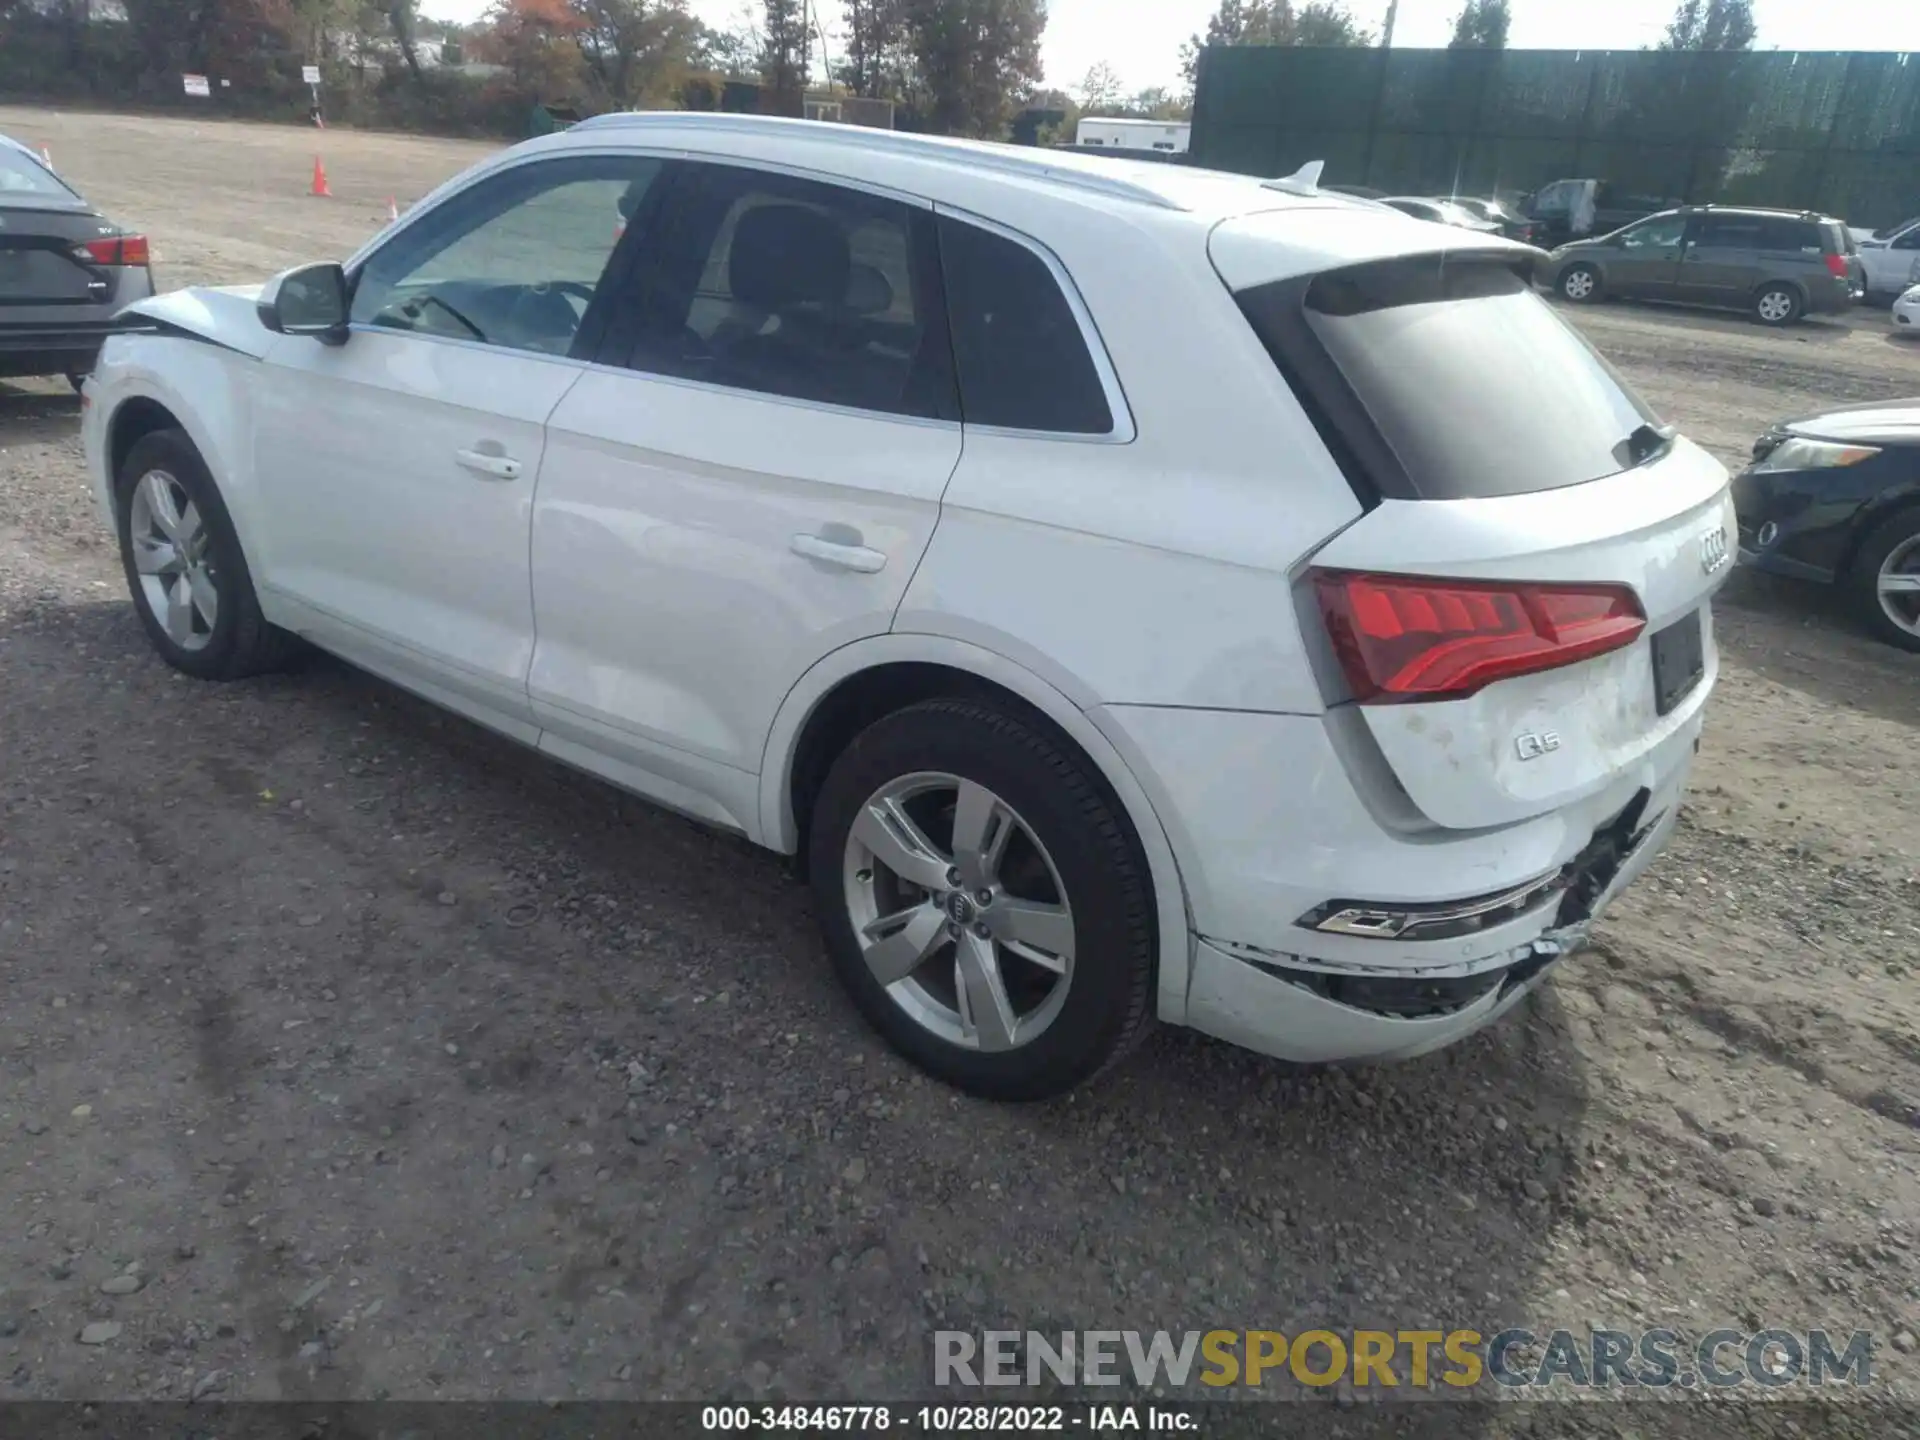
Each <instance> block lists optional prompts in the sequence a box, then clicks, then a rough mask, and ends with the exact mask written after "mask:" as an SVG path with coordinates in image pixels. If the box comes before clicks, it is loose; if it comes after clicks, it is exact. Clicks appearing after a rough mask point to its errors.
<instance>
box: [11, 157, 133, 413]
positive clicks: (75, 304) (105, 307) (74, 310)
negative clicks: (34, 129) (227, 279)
mask: <svg viewBox="0 0 1920 1440" xmlns="http://www.w3.org/2000/svg"><path fill="white" fill-rule="evenodd" d="M151 294H153V272H152V270H151V269H150V268H149V266H148V259H147V241H146V237H145V236H142V235H133V234H129V233H127V232H126V231H124V230H122V229H121V228H120V227H119V226H118V225H115V224H114V223H113V222H111V221H110V220H108V219H106V218H105V217H104V216H102V215H101V214H100V213H99V212H98V211H97V210H95V209H94V208H93V207H92V206H90V205H89V204H87V202H86V201H85V200H83V199H81V198H80V195H79V193H78V192H77V191H75V190H74V189H73V188H72V187H71V186H69V185H68V184H67V183H66V182H65V181H64V180H62V179H61V178H60V177H59V176H58V175H56V174H54V173H53V171H52V170H50V169H49V168H47V166H46V165H45V164H44V163H43V162H42V161H41V159H40V157H39V156H37V155H35V154H34V153H33V152H32V151H31V150H29V149H27V147H26V146H24V145H21V144H19V143H17V142H16V141H13V140H9V139H8V138H7V137H6V136H4V135H0V378H6V377H10V376H16V375H65V376H66V377H67V378H68V379H70V380H71V381H73V383H74V386H75V387H76V388H78V386H79V384H80V382H81V380H82V379H84V378H85V377H86V375H87V374H88V373H89V372H90V371H91V370H92V369H93V362H94V359H95V357H96V356H98V355H99V353H100V343H101V341H102V340H103V339H105V337H106V334H107V331H108V330H109V329H110V328H111V326H112V321H113V316H114V313H115V312H116V311H118V310H119V309H120V308H121V307H122V306H124V305H129V304H131V303H132V302H133V301H135V300H144V299H146V298H147V297H148V296H149V295H151Z"/></svg>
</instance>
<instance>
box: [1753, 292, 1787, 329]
mask: <svg viewBox="0 0 1920 1440" xmlns="http://www.w3.org/2000/svg"><path fill="white" fill-rule="evenodd" d="M1759 311H1760V318H1761V319H1762V320H1765V321H1766V322H1767V323H1768V324H1769V325H1778V324H1779V323H1780V322H1781V321H1782V320H1785V319H1786V318H1787V317H1788V316H1789V315H1791V314H1793V296H1791V295H1789V294H1788V293H1787V292H1786V291H1784V290H1769V291H1767V293H1766V294H1764V295H1762V296H1761V297H1760V303H1759Z"/></svg>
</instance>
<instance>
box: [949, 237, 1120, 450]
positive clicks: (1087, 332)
mask: <svg viewBox="0 0 1920 1440" xmlns="http://www.w3.org/2000/svg"><path fill="white" fill-rule="evenodd" d="M933 213H934V214H935V215H936V216H939V217H941V218H943V219H947V220H953V221H957V222H958V223H960V224H963V225H975V226H978V227H979V228H980V229H982V230H985V231H986V232H987V233H988V234H990V235H997V236H999V237H1000V238H1001V239H1003V240H1009V241H1011V242H1012V243H1014V244H1015V245H1018V246H1020V247H1021V248H1022V249H1025V250H1027V251H1030V252H1031V253H1032V254H1033V255H1035V256H1036V257H1037V258H1038V259H1039V260H1040V262H1041V264H1043V265H1045V266H1046V267H1047V271H1048V273H1049V274H1051V275H1052V276H1053V283H1054V284H1055V285H1057V286H1059V287H1060V293H1061V295H1062V296H1063V297H1065V299H1066V302H1067V309H1068V310H1069V311H1070V312H1071V313H1072V315H1073V320H1074V324H1076V325H1077V326H1079V328H1080V342H1081V343H1082V344H1083V345H1085V346H1086V347H1087V355H1088V357H1089V358H1090V359H1091V360H1092V361H1093V370H1094V374H1095V375H1097V376H1098V377H1099V380H1100V390H1101V393H1102V394H1103V395H1105V396H1106V400H1107V413H1108V414H1109V415H1111V416H1112V417H1113V424H1112V425H1111V427H1110V428H1108V429H1107V430H1106V431H1104V432H1102V433H1100V434H1097V435H1090V434H1085V433H1081V432H1075V431H1069V430H1027V429H1022V428H1019V427H1015V426H1009V425H979V424H975V423H973V422H972V421H963V423H964V424H965V426H966V430H967V433H968V434H970V435H998V436H1005V437H1006V438H1008V439H1013V440H1052V441H1055V442H1058V443H1061V444H1075V445H1131V444H1132V443H1133V442H1134V441H1135V440H1136V439H1137V438H1139V433H1140V432H1139V428H1138V427H1137V426H1136V425H1135V424H1134V419H1133V407H1132V406H1130V405H1129V404H1128V403H1127V392H1126V391H1125V389H1123V388H1122V386H1121V384H1120V372H1119V371H1118V370H1116V369H1115V368H1114V364H1113V357H1112V355H1111V354H1110V353H1109V352H1108V350H1107V343H1106V341H1105V339H1103V338H1102V336H1101V334H1100V327H1099V325H1098V324H1096V323H1095V321H1094V318H1093V311H1092V310H1090V309H1089V308H1088V307H1087V302H1086V299H1085V297H1084V296H1082V295H1081V293H1080V287H1079V286H1078V285H1076V284H1074V283H1073V276H1072V275H1071V274H1069V273H1068V271H1067V267H1066V266H1065V265H1064V264H1062V263H1061V261H1060V257H1059V256H1058V255H1055V254H1054V253H1053V251H1051V250H1049V249H1048V248H1047V247H1046V246H1045V245H1043V244H1041V242H1040V241H1038V240H1036V239H1034V238H1033V237H1032V236H1031V235H1027V234H1024V233H1022V232H1021V231H1019V230H1015V229H1013V228H1012V227H1011V226H1009V225H1007V224H1005V223H1003V222H1002V221H999V220H994V219H990V218H989V217H987V216H985V215H982V214H980V213H978V212H977V211H973V210H964V209H961V208H960V207H959V206H957V205H949V204H946V203H945V202H942V201H935V202H934V203H933ZM949 328H951V327H949Z"/></svg>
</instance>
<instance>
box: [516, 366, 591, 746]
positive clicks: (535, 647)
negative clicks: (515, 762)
mask: <svg viewBox="0 0 1920 1440" xmlns="http://www.w3.org/2000/svg"><path fill="white" fill-rule="evenodd" d="M586 373H587V372H586V369H585V367H584V366H583V367H581V368H579V369H576V370H575V371H574V374H573V379H572V380H570V381H568V382H567V388H566V389H564V390H562V391H561V392H560V394H559V396H558V398H556V399H555V400H554V402H553V406H552V408H551V409H549V410H548V411H547V413H546V415H545V417H544V418H543V419H542V420H541V421H540V454H539V456H538V457H537V458H536V459H535V461H534V465H533V483H532V484H531V485H530V486H528V487H527V537H526V538H527V628H528V635H527V668H526V669H525V670H523V671H522V672H521V674H520V690H521V693H522V694H523V695H524V696H525V698H526V702H527V708H528V710H529V711H531V710H532V709H533V662H534V657H535V656H536V655H537V654H539V651H540V587H539V584H538V583H537V582H536V581H535V579H534V571H533V526H534V521H535V519H536V517H537V516H538V515H539V512H540V482H541V480H542V479H544V478H545V476H546V472H547V452H548V450H550V449H551V448H552V442H551V441H550V439H549V438H548V434H547V431H548V427H550V426H551V425H552V423H553V417H554V416H555V415H558V414H559V413H560V407H561V406H562V405H564V404H566V403H567V397H568V396H569V395H571V394H573V392H574V390H575V388H576V387H577V386H578V385H579V384H580V381H581V379H582V378H583V377H584V376H585V375H586ZM534 720H535V723H536V724H537V723H538V722H539V717H538V716H537V715H536V716H535V717H534Z"/></svg>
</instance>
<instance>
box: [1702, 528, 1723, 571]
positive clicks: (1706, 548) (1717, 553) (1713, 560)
mask: <svg viewBox="0 0 1920 1440" xmlns="http://www.w3.org/2000/svg"><path fill="white" fill-rule="evenodd" d="M1729 554H1730V552H1729V551H1728V549H1727V528H1726V526H1724V525H1716V526H1714V528H1713V529H1711V530H1709V531H1708V532H1707V533H1706V534H1704V535H1702V536H1701V537H1700V569H1701V570H1702V571H1703V572H1705V573H1706V574H1708V575H1711V574H1713V572H1714V571H1716V570H1718V569H1719V568H1720V567H1721V566H1722V565H1725V564H1726V563H1727V559H1728V556H1729Z"/></svg>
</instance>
